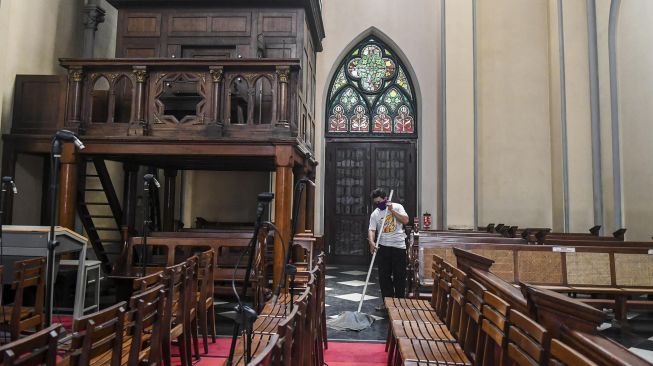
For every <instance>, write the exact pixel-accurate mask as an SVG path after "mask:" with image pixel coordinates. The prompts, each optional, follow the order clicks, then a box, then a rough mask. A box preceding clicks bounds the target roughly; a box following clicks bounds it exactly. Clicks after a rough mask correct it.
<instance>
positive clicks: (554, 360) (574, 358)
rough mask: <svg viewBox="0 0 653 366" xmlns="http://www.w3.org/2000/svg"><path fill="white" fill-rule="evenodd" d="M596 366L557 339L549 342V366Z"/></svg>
mask: <svg viewBox="0 0 653 366" xmlns="http://www.w3.org/2000/svg"><path fill="white" fill-rule="evenodd" d="M566 365H569V366H597V364H596V363H594V362H592V361H591V360H590V359H588V358H587V357H585V356H583V355H582V354H581V353H580V352H578V351H576V350H574V349H573V348H571V347H569V346H568V345H566V344H564V343H562V342H561V341H559V340H557V339H552V340H551V347H550V349H549V366H566Z"/></svg>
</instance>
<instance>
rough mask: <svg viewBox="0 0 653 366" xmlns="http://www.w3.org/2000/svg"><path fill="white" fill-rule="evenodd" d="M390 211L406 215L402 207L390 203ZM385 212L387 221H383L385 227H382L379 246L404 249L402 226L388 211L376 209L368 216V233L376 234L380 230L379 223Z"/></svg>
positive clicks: (404, 234) (404, 240)
mask: <svg viewBox="0 0 653 366" xmlns="http://www.w3.org/2000/svg"><path fill="white" fill-rule="evenodd" d="M392 209H393V210H395V211H397V213H400V214H403V215H405V214H406V211H405V210H404V206H402V205H400V204H398V203H394V202H393V203H392ZM384 212H387V216H388V218H387V220H386V221H385V226H384V227H383V235H381V240H380V241H379V245H383V246H387V247H394V248H401V249H406V233H405V232H404V225H403V224H402V223H401V222H399V220H397V218H396V217H395V216H394V215H393V214H392V212H390V210H387V209H386V210H383V211H381V210H379V209H378V208H375V209H374V212H372V214H371V215H370V226H369V229H368V230H370V231H376V232H378V231H379V229H381V223H382V222H383V213H384Z"/></svg>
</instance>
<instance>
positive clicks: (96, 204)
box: [84, 202, 109, 206]
mask: <svg viewBox="0 0 653 366" xmlns="http://www.w3.org/2000/svg"><path fill="white" fill-rule="evenodd" d="M84 204H86V205H89V206H109V204H108V203H107V202H85V203H84Z"/></svg>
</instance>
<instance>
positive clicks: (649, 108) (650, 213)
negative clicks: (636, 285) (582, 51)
mask: <svg viewBox="0 0 653 366" xmlns="http://www.w3.org/2000/svg"><path fill="white" fill-rule="evenodd" d="M651 19H653V2H651V1H649V0H627V1H622V3H621V10H620V15H619V27H618V30H617V50H618V53H617V67H618V70H617V75H618V76H619V82H618V84H619V89H618V95H619V122H620V128H621V146H622V156H621V161H622V171H623V175H622V176H623V197H624V204H623V207H624V226H625V227H627V228H628V233H627V235H628V239H632V240H650V239H651V235H653V163H651V161H652V160H653V129H652V128H651V126H652V124H651V122H652V118H653V117H652V116H653V103H652V101H653V68H652V66H651V65H653V23H651Z"/></svg>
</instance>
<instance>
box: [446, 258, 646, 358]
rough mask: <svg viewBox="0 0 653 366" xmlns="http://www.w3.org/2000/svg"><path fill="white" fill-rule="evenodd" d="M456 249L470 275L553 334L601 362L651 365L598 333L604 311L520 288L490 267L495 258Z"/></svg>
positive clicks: (532, 288) (549, 293) (534, 288)
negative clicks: (492, 270) (494, 272)
mask: <svg viewBox="0 0 653 366" xmlns="http://www.w3.org/2000/svg"><path fill="white" fill-rule="evenodd" d="M454 252H455V256H456V258H457V265H458V268H460V269H461V270H463V271H465V272H466V273H467V275H468V277H469V278H471V279H474V280H475V281H478V282H479V283H481V284H482V285H483V286H485V287H486V288H487V289H488V290H489V291H491V292H492V293H494V294H496V295H497V296H499V297H500V298H501V299H503V300H504V301H506V302H507V303H508V304H509V305H510V308H511V309H514V310H517V311H519V312H520V313H522V314H525V315H528V316H529V317H530V318H531V319H533V320H535V321H537V323H538V324H540V325H541V326H543V327H544V328H545V329H546V330H547V332H548V333H549V334H550V336H551V337H552V338H555V339H559V340H560V341H562V342H564V343H566V344H567V345H569V346H570V347H571V348H572V349H574V350H576V351H578V352H579V353H581V354H582V355H583V356H584V357H586V358H588V359H590V360H591V361H592V362H594V363H596V364H597V365H602V366H603V365H605V366H608V365H610V366H612V365H633V366H634V365H649V363H648V362H646V361H645V360H643V359H641V358H640V357H638V356H637V355H635V354H633V353H631V352H630V351H628V350H627V349H626V348H624V347H623V346H621V345H619V344H617V343H616V342H614V341H611V340H610V339H608V338H605V337H603V336H602V335H600V334H599V333H598V330H597V327H598V326H599V325H600V324H601V323H602V322H604V321H605V320H606V315H605V314H604V313H603V312H601V311H598V310H596V309H594V308H592V307H590V306H588V305H585V304H583V303H582V302H580V301H577V300H575V299H572V298H569V297H566V296H563V295H560V294H558V293H556V292H553V291H549V290H547V289H545V288H542V287H540V286H536V285H531V284H528V283H523V282H522V283H520V288H519V289H518V288H517V287H515V286H514V285H512V284H510V283H508V282H506V281H504V280H502V279H501V278H499V277H498V276H497V275H495V274H493V273H491V272H490V271H489V270H490V268H491V266H492V265H493V262H494V261H493V260H492V259H490V258H487V257H484V256H481V255H478V254H474V253H472V252H470V251H466V250H462V249H457V248H456V249H454Z"/></svg>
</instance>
